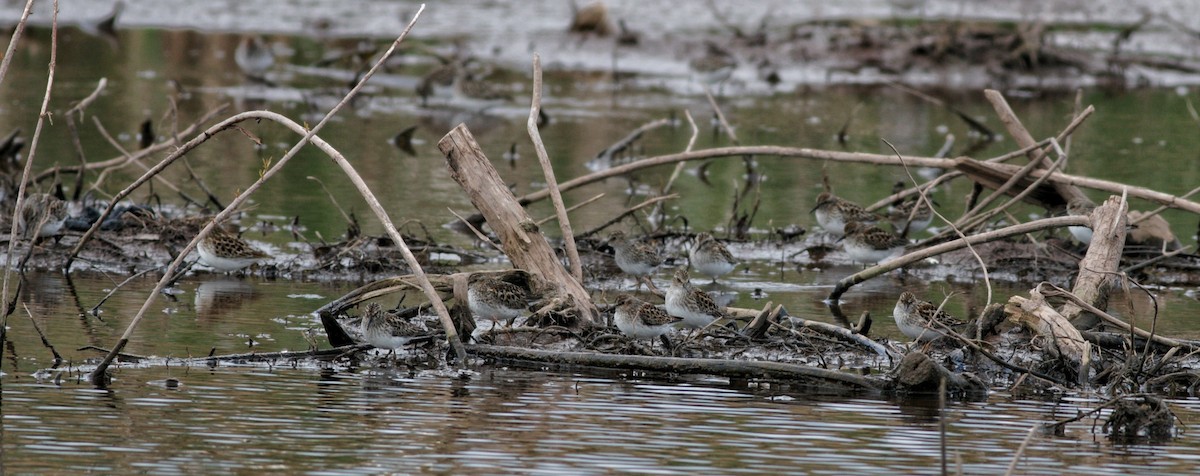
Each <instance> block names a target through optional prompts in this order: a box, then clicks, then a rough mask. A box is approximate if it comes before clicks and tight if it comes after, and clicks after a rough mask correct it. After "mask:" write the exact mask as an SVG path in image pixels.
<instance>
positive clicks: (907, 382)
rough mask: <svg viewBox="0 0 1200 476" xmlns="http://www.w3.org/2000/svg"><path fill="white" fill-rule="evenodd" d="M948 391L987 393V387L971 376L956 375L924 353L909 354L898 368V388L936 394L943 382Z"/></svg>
mask: <svg viewBox="0 0 1200 476" xmlns="http://www.w3.org/2000/svg"><path fill="white" fill-rule="evenodd" d="M943 379H944V380H945V381H946V389H947V390H948V391H961V392H967V393H987V385H986V384H984V383H983V381H981V380H979V378H978V377H975V376H974V375H970V374H956V373H954V372H951V371H950V370H948V369H946V368H945V367H943V366H942V365H941V364H939V363H937V362H935V361H934V360H933V359H931V358H929V356H928V355H925V353H924V352H909V353H907V354H905V355H904V359H902V360H901V361H900V364H899V365H897V366H896V380H895V383H896V386H897V387H898V388H899V389H900V390H906V391H910V392H936V391H937V389H938V386H939V385H940V383H941V381H942V380H943Z"/></svg>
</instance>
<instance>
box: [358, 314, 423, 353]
mask: <svg viewBox="0 0 1200 476" xmlns="http://www.w3.org/2000/svg"><path fill="white" fill-rule="evenodd" d="M360 325H361V329H362V335H363V340H366V341H367V342H368V343H370V344H371V345H373V346H375V347H376V348H378V349H389V350H391V352H389V353H394V352H395V351H396V349H399V348H401V347H404V345H405V344H408V343H409V342H411V341H412V340H413V339H415V338H418V337H423V336H425V335H427V334H428V333H429V332H428V331H426V329H425V328H424V327H422V326H420V325H419V324H415V323H412V322H409V321H407V320H404V319H401V318H400V317H397V316H395V315H392V314H389V313H387V312H386V311H384V310H383V306H380V305H379V303H376V302H372V303H369V304H367V309H366V311H364V312H363V315H362V324H360Z"/></svg>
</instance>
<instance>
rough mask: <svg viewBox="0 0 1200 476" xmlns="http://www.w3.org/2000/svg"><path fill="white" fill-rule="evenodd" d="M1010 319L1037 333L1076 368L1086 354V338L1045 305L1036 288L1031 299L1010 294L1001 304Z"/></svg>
mask: <svg viewBox="0 0 1200 476" xmlns="http://www.w3.org/2000/svg"><path fill="white" fill-rule="evenodd" d="M1004 312H1005V313H1006V314H1007V315H1008V318H1009V320H1011V321H1013V322H1016V323H1020V324H1021V325H1024V326H1025V327H1028V328H1030V329H1032V330H1033V331H1034V332H1037V333H1038V335H1041V336H1043V337H1045V338H1046V339H1047V340H1049V341H1050V342H1051V345H1050V346H1049V348H1050V349H1052V350H1053V351H1055V352H1057V353H1058V354H1059V355H1061V356H1062V357H1063V358H1065V359H1067V360H1069V361H1070V362H1071V363H1072V364H1073V365H1074V368H1079V366H1080V365H1081V364H1082V363H1083V361H1084V360H1085V358H1086V356H1087V345H1086V344H1087V341H1086V340H1085V339H1084V338H1083V335H1082V334H1080V333H1079V330H1078V329H1076V328H1075V326H1072V325H1071V323H1070V321H1067V319H1066V318H1064V317H1063V316H1062V314H1059V313H1058V311H1055V310H1054V308H1052V307H1050V305H1049V304H1046V300H1045V299H1044V298H1042V295H1041V294H1040V293H1038V292H1037V291H1036V290H1035V291H1033V299H1026V298H1024V297H1021V296H1013V297H1011V298H1009V299H1008V305H1006V306H1004Z"/></svg>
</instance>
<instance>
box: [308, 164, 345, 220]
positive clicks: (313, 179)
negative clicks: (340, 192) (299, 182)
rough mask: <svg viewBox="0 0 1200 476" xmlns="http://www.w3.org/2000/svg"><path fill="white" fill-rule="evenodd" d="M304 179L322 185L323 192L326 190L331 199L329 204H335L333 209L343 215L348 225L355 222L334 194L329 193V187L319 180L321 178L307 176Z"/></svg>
mask: <svg viewBox="0 0 1200 476" xmlns="http://www.w3.org/2000/svg"><path fill="white" fill-rule="evenodd" d="M304 178H306V179H309V180H312V181H314V182H317V183H318V184H320V185H321V190H324V191H325V195H326V196H328V197H329V203H332V204H333V208H335V209H337V211H338V213H341V214H342V219H343V220H346V223H353V222H354V220H353V219H351V218H350V215H349V214H348V213H346V210H344V209H342V205H341V204H339V203H338V201H337V197H334V196H333V192H330V191H329V187H326V186H325V182H322V181H321V179H319V178H316V177H313V176H312V175H309V176H307V177H304Z"/></svg>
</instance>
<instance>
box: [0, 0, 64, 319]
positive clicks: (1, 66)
mask: <svg viewBox="0 0 1200 476" xmlns="http://www.w3.org/2000/svg"><path fill="white" fill-rule="evenodd" d="M32 7H33V0H30V1H29V3H27V4H26V5H25V12H24V13H23V14H22V15H21V21H20V22H19V23H17V29H16V31H14V32H13V39H12V40H11V41H10V42H9V44H8V52H7V53H5V55H4V61H3V63H0V82H3V80H4V74H5V73H6V72H7V71H8V64H9V60H10V59H11V58H12V53H13V50H14V49H15V48H16V46H17V41H18V40H19V39H20V36H21V35H20V33H21V32H22V31H23V30H24V29H25V22H26V20H27V19H28V18H29V9H30V8H32ZM51 18H52V20H51V28H50V66H49V68H48V69H49V73H48V74H47V76H46V94H45V96H43V97H42V109H41V110H40V111H39V112H38V120H37V125H36V126H35V127H34V129H33V138H32V139H30V144H29V156H27V157H26V158H25V168H24V170H22V171H21V183H20V185H18V187H17V202H16V204H15V205H14V206H13V217H12V226H11V228H10V229H9V236H12V237H14V238H13V239H10V240H9V241H8V252H7V253H5V254H4V284H3V285H2V286H0V299H3V301H2V302H4V303H5V308H4V309H3V313H4V314H3V316H0V342H3V341H4V339H5V338H6V334H7V329H8V316H9V315H10V314H12V313H13V311H15V309H13V308H12V307H10V305H9V304H8V303H9V302H10V301H9V298H8V291H9V287H8V286H9V282H10V281H11V278H12V270H13V268H12V257H13V250H14V249H15V248H16V246H17V242H18V241H20V240H19V239H16V238H15V237H16V236H17V217H18V216H19V214H20V213H21V209H22V207H23V206H24V204H25V184H26V182H28V181H29V173H30V171H31V170H33V160H34V158H35V157H37V147H38V143H39V142H40V141H41V138H42V127H43V126H44V125H45V122H46V120H47V118H49V117H50V112H49V110H50V93H51V92H53V91H54V68H55V65H56V63H57V61H58V0H54V13H53V16H52V17H51ZM34 240H37V233H33V237H32V238H30V246H31V247H32V246H33V241H34ZM16 299H17V296H16V295H14V296H13V299H12V301H11V302H13V303H15V302H16Z"/></svg>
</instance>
